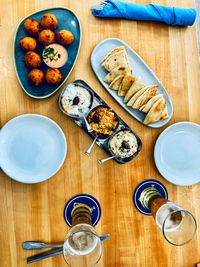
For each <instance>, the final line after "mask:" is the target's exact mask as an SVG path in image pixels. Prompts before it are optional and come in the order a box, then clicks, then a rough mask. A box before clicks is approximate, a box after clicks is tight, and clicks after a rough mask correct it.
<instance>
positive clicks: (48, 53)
mask: <svg viewBox="0 0 200 267" xmlns="http://www.w3.org/2000/svg"><path fill="white" fill-rule="evenodd" d="M42 57H43V59H49V60H50V61H53V60H54V61H57V60H58V58H61V55H60V54H58V51H57V52H55V49H54V48H53V47H45V49H44V52H43V54H42Z"/></svg>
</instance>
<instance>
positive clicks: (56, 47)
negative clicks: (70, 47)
mask: <svg viewBox="0 0 200 267" xmlns="http://www.w3.org/2000/svg"><path fill="white" fill-rule="evenodd" d="M42 58H43V61H44V63H45V64H46V65H47V66H48V67H50V68H61V67H62V66H64V65H65V64H66V62H67V59H68V54H67V50H66V48H65V47H64V46H62V45H60V44H50V45H48V46H46V47H45V48H44V50H43V52H42Z"/></svg>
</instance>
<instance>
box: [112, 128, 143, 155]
mask: <svg viewBox="0 0 200 267" xmlns="http://www.w3.org/2000/svg"><path fill="white" fill-rule="evenodd" d="M109 146H110V149H111V151H112V153H113V154H114V155H116V156H117V157H120V158H128V157H131V156H132V155H133V154H134V153H135V152H136V151H137V148H138V144H137V139H136V137H135V135H134V134H133V133H132V132H131V131H129V130H124V131H123V130H122V131H120V132H118V133H116V134H115V135H114V136H113V137H112V139H111V140H110V143H109Z"/></svg>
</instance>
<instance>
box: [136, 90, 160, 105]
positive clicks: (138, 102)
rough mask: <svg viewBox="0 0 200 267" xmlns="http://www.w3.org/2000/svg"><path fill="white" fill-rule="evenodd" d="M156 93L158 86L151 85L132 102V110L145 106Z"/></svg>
mask: <svg viewBox="0 0 200 267" xmlns="http://www.w3.org/2000/svg"><path fill="white" fill-rule="evenodd" d="M157 91H158V85H151V86H149V87H148V89H147V90H146V91H145V92H144V93H143V94H142V95H141V96H139V97H138V99H137V100H136V101H135V102H134V104H133V106H132V108H134V109H140V108H141V106H143V105H144V104H146V103H147V102H148V101H149V100H150V99H151V98H152V97H153V96H155V95H156V93H157Z"/></svg>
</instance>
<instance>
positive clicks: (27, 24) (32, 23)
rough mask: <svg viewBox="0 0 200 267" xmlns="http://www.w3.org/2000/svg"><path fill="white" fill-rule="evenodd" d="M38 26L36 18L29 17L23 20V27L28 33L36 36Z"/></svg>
mask: <svg viewBox="0 0 200 267" xmlns="http://www.w3.org/2000/svg"><path fill="white" fill-rule="evenodd" d="M40 28H41V27H40V23H39V21H37V20H36V19H31V18H30V19H26V20H25V21H24V29H25V31H26V32H27V34H28V35H31V36H37V34H38V32H39V30H40Z"/></svg>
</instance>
